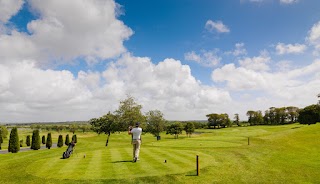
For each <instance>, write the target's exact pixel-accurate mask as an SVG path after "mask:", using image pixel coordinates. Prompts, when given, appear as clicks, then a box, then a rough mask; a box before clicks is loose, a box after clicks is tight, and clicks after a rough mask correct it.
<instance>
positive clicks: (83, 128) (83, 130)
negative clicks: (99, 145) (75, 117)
mask: <svg viewBox="0 0 320 184" xmlns="http://www.w3.org/2000/svg"><path fill="white" fill-rule="evenodd" d="M90 128H91V126H90V125H82V126H80V127H79V129H80V130H82V133H84V132H87V131H89V130H90Z"/></svg>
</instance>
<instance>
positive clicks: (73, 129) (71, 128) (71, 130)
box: [69, 124, 78, 134]
mask: <svg viewBox="0 0 320 184" xmlns="http://www.w3.org/2000/svg"><path fill="white" fill-rule="evenodd" d="M77 129H78V125H76V124H72V125H69V131H70V132H72V134H74V133H75V132H76V130H77Z"/></svg>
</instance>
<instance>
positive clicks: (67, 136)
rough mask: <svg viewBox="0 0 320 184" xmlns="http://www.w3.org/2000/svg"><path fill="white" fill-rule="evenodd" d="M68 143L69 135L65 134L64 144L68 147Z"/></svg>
mask: <svg viewBox="0 0 320 184" xmlns="http://www.w3.org/2000/svg"><path fill="white" fill-rule="evenodd" d="M69 143H70V139H69V134H67V135H66V140H65V142H64V144H65V145H67V146H68V145H69Z"/></svg>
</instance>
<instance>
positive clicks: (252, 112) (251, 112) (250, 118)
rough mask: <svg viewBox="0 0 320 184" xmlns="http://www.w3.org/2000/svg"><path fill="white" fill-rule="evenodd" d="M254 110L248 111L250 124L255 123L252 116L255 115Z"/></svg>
mask: <svg viewBox="0 0 320 184" xmlns="http://www.w3.org/2000/svg"><path fill="white" fill-rule="evenodd" d="M254 113H255V112H254V111H253V110H249V111H247V116H248V123H249V124H250V125H253V122H252V117H253V116H254Z"/></svg>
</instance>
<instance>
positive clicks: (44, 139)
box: [42, 135, 46, 144]
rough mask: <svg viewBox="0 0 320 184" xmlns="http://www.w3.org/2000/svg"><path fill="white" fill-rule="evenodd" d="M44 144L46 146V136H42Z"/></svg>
mask: <svg viewBox="0 0 320 184" xmlns="http://www.w3.org/2000/svg"><path fill="white" fill-rule="evenodd" d="M42 144H46V136H44V135H43V136H42Z"/></svg>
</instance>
